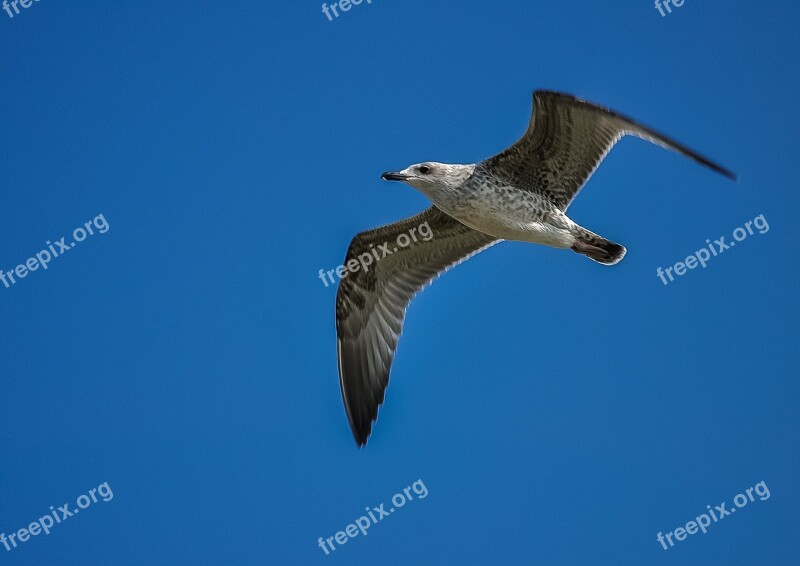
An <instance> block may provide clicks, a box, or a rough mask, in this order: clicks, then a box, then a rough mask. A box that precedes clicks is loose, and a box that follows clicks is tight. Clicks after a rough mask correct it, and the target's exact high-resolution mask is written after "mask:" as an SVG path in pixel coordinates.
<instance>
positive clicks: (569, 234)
mask: <svg viewBox="0 0 800 566" xmlns="http://www.w3.org/2000/svg"><path fill="white" fill-rule="evenodd" d="M533 106H534V108H533V114H532V116H531V120H530V123H529V125H528V129H527V131H526V132H525V134H524V135H523V136H522V137H521V138H520V139H519V140H518V141H517V142H516V143H515V144H513V145H512V146H510V147H509V148H508V149H506V150H505V151H503V152H501V153H500V154H498V155H496V156H494V157H491V158H489V159H487V160H485V161H482V162H480V163H477V164H472V165H448V164H442V163H423V164H418V165H413V166H411V167H409V168H407V169H405V170H404V171H401V172H397V173H385V174H384V178H385V179H387V180H402V181H405V182H406V183H408V184H409V185H411V186H413V187H415V188H417V189H418V190H420V191H421V192H422V193H424V194H425V195H426V196H428V197H429V198H430V200H431V201H432V202H433V204H434V206H433V207H431V208H429V209H428V210H426V211H425V212H423V213H421V214H419V215H417V216H415V217H412V218H408V219H406V220H402V221H400V222H397V223H395V224H391V225H389V226H385V227H383V228H379V229H377V230H371V231H368V232H363V233H361V234H358V235H357V236H356V237H355V238H354V239H353V241H352V242H351V243H350V247H349V249H348V251H347V256H346V258H345V264H348V263H349V262H350V261H351V260H353V259H356V258H358V257H359V256H360V255H362V254H364V253H370V252H371V250H373V249H374V248H375V246H379V245H380V244H383V243H385V242H393V241H395V240H396V239H397V238H398V236H399V235H402V234H406V233H408V232H409V231H410V230H411V229H412V228H414V227H416V226H419V225H420V224H422V223H425V222H427V223H428V225H429V226H430V229H431V231H432V233H433V237H432V238H431V239H430V240H427V241H426V240H415V241H414V242H413V243H411V245H409V246H408V247H405V248H401V249H398V250H397V251H396V253H393V254H391V255H388V256H387V257H385V258H382V259H381V260H380V261H377V262H376V263H375V264H374V265H373V266H372V267H371V268H370V269H369V270H368V271H357V272H356V273H353V274H350V275H348V276H347V277H346V278H344V279H342V282H341V284H340V285H339V290H338V293H337V297H336V331H337V337H338V358H339V381H340V385H341V390H342V397H343V400H344V405H345V410H346V412H347V417H348V420H349V422H350V427H351V429H352V431H353V436H354V438H355V440H356V442H357V444H358V445H359V446H363V445H364V444H366V442H367V438H368V437H369V434H370V431H371V428H372V423H373V422H374V421H375V420H376V419H377V415H378V408H379V407H380V405H381V404H382V403H383V400H384V393H385V389H386V386H387V385H388V382H389V372H390V368H391V364H392V360H393V359H394V353H395V350H396V347H397V341H398V339H399V336H400V333H401V331H402V325H403V318H404V316H405V311H406V307H407V305H408V303H409V301H410V300H411V298H412V297H413V296H414V295H415V294H416V293H417V292H419V291H420V290H421V289H422V288H423V287H424V286H425V285H426V284H428V283H429V282H430V281H431V280H433V279H434V278H435V277H436V276H437V275H438V274H440V273H441V272H443V271H445V270H447V269H449V268H450V267H453V266H454V265H457V264H458V263H460V262H462V261H465V260H466V259H469V258H470V257H472V256H473V255H475V254H477V253H479V252H480V251H482V250H484V249H486V248H487V247H490V246H491V245H493V244H495V243H497V242H499V241H501V240H504V239H506V240H519V241H523V242H533V243H539V244H544V245H548V246H553V247H556V248H572V249H573V250H574V251H576V252H579V253H581V254H584V255H586V256H588V257H589V258H591V259H594V260H595V261H598V262H600V263H605V264H608V265H613V264H614V263H617V262H618V261H620V260H621V259H622V257H623V256H624V254H625V248H623V247H622V246H620V245H619V244H614V243H613V242H610V241H608V240H606V239H604V238H602V237H600V236H598V235H597V234H594V233H592V232H590V231H589V230H586V229H585V228H582V227H581V226H579V225H578V224H576V223H575V222H573V221H572V220H571V219H569V218H568V217H567V215H566V211H567V208H568V207H569V205H570V203H571V202H572V200H573V199H574V198H575V196H576V195H577V194H578V192H579V191H580V189H581V188H582V187H583V186H584V184H585V183H586V181H587V180H588V179H589V178H590V177H591V175H592V173H594V171H595V169H596V168H597V167H598V166H599V165H600V162H601V161H602V160H603V158H604V157H605V156H606V155H607V154H608V152H609V151H610V150H611V148H612V147H613V146H614V144H615V143H616V142H617V141H618V140H619V139H620V138H622V137H623V136H625V135H634V136H637V137H640V138H642V139H645V140H647V141H650V142H653V143H656V144H658V145H661V146H662V147H665V148H668V149H672V150H675V151H677V152H679V153H681V154H683V155H685V156H687V157H689V158H691V159H693V160H695V161H697V162H698V163H700V164H702V165H705V166H706V167H709V168H711V169H713V170H715V171H716V172H718V173H720V174H722V175H725V176H727V177H730V178H735V176H734V175H733V173H731V172H730V171H728V170H727V169H724V168H723V167H720V166H719V165H717V164H715V163H713V162H712V161H710V160H708V159H707V158H705V157H703V156H701V155H699V154H697V153H696V152H694V151H692V150H690V149H688V148H686V147H685V146H683V145H681V144H679V143H677V142H675V141H674V140H671V139H670V138H667V137H666V136H664V135H662V134H659V133H657V132H655V131H654V130H651V129H650V128H647V127H646V126H643V125H641V124H639V123H637V122H635V121H634V120H632V119H630V118H627V117H625V116H623V115H621V114H618V113H616V112H613V111H611V110H608V109H607V108H603V107H600V106H597V105H594V104H592V103H589V102H586V101H583V100H580V99H578V98H575V97H573V96H570V95H566V94H561V93H556V92H550V91H537V92H535V93H534V95H533Z"/></svg>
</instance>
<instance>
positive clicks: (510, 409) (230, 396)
mask: <svg viewBox="0 0 800 566" xmlns="http://www.w3.org/2000/svg"><path fill="white" fill-rule="evenodd" d="M121 4H125V5H124V6H122V5H121ZM799 16H800V9H799V8H798V7H797V4H796V3H795V2H789V1H788V0H783V1H779V2H778V1H776V2H771V3H768V4H767V5H764V4H763V3H761V4H759V3H754V2H749V1H748V2H745V1H743V0H730V1H728V2H724V3H721V4H717V5H715V4H714V3H711V2H702V1H699V0H686V2H685V4H684V6H683V7H681V8H675V9H674V10H673V13H672V14H671V15H668V16H666V17H662V16H660V15H659V13H658V11H657V10H656V9H655V8H654V6H653V4H652V2H651V1H650V0H636V1H633V0H623V1H620V2H614V3H609V2H596V1H579V2H530V1H527V0H525V1H523V0H514V1H507V2H462V1H458V2H456V1H443V2H430V1H423V0H405V1H402V2H400V1H393V0H392V1H389V0H373V2H372V4H367V3H366V2H365V3H362V4H361V5H359V6H354V7H353V8H352V9H351V10H350V11H349V12H346V13H343V14H341V15H340V17H339V18H337V19H335V20H333V21H328V19H327V18H326V17H325V15H324V14H323V13H322V11H321V10H320V3H319V2H311V1H309V2H307V1H301V2H298V1H287V2H266V3H265V2H255V1H241V2H218V1H215V2H212V1H208V0H202V1H193V2H188V1H181V2H156V3H153V2H146V3H141V2H139V3H118V2H99V1H89V2H59V1H57V0H42V1H41V2H36V3H33V4H32V5H31V7H30V8H28V9H22V11H21V13H20V14H19V15H16V16H15V17H14V18H9V17H7V15H6V14H5V12H2V11H0V53H2V65H1V66H0V69H2V77H3V88H2V90H0V123H2V128H1V131H2V133H0V142H1V143H0V147H2V157H0V188H1V189H2V207H0V268H2V269H3V270H5V271H6V272H8V271H10V270H14V268H15V267H16V266H17V265H19V264H21V263H23V262H25V261H26V260H27V259H28V258H30V257H33V256H34V255H35V254H36V253H37V252H39V251H40V250H42V249H44V248H45V247H46V246H45V243H46V242H47V241H51V242H55V241H56V240H58V239H59V238H60V237H61V236H71V233H72V230H73V229H74V228H76V227H78V226H83V225H84V223H85V222H87V221H91V220H92V219H94V218H95V217H97V216H98V215H100V214H102V215H103V217H104V218H105V219H106V221H107V223H108V226H109V229H108V231H107V232H105V233H103V234H100V233H99V232H97V231H96V232H97V233H96V234H95V235H93V236H90V237H87V238H86V240H85V241H83V242H81V243H79V244H77V245H76V246H75V247H74V248H71V249H70V251H68V252H65V254H66V255H64V256H63V257H58V258H56V259H53V260H52V262H51V263H50V264H49V266H48V269H47V270H43V269H37V270H36V271H34V272H29V273H28V274H27V276H26V277H25V278H24V279H20V280H18V282H17V283H16V284H14V285H12V286H10V287H9V288H5V287H4V286H2V285H0V321H2V323H1V324H0V341H1V342H2V370H0V375H2V382H3V385H2V392H0V442H2V448H3V449H2V454H3V464H2V465H0V533H5V534H6V535H8V534H9V533H14V532H17V531H18V530H19V529H20V528H23V527H27V526H28V525H29V523H31V522H32V521H34V520H36V519H37V518H39V517H41V516H42V515H44V514H46V513H48V509H49V507H50V506H51V505H52V506H54V507H59V506H61V505H62V504H64V503H67V502H72V506H73V507H74V502H75V501H76V500H77V498H78V497H79V496H80V495H82V494H86V493H88V492H89V490H90V489H92V488H96V487H97V486H99V485H100V484H102V483H103V482H108V485H109V486H110V488H111V489H112V490H113V494H114V497H113V499H112V500H111V501H109V502H107V503H104V502H103V501H102V500H99V501H98V502H97V503H93V504H92V505H91V506H89V507H88V508H87V509H85V510H83V511H82V512H81V514H80V515H76V516H73V517H70V518H69V519H68V520H67V521H65V522H64V523H61V524H58V525H57V526H55V527H54V528H53V529H52V531H51V533H50V534H49V535H44V534H40V535H38V536H36V537H33V538H31V539H30V540H28V541H27V542H25V543H22V544H20V546H19V547H18V548H14V549H12V551H10V552H7V551H6V550H5V548H3V547H2V545H0V563H3V564H16V565H29V564H30V565H39V564H48V563H51V564H60V565H72V564H75V565H103V566H106V565H128V564H148V565H153V566H155V565H157V564H158V565H160V564H169V565H172V564H391V565H394V564H397V565H407V564H501V563H502V564H534V563H535V564H614V565H618V564H636V565H640V564H661V563H666V561H669V562H670V563H671V564H710V563H714V564H719V563H726V564H754V563H761V564H795V563H796V560H797V556H798V553H799V552H800V548H798V542H797V540H798V539H797V525H798V521H797V508H798V506H800V486H798V482H797V478H798V471H799V470H798V464H800V457H799V456H798V442H797V430H798V426H799V425H800V415H799V413H798V404H797V401H798V394H799V393H800V386H798V357H797V342H798V300H797V281H798V275H800V264H799V262H798V252H797V235H796V226H797V209H798V205H800V197H798V194H800V193H799V192H798V186H797V181H796V174H795V171H794V169H795V168H796V165H797V161H798V156H797V147H798V145H797V132H798V129H799V128H800V110H798V105H797V103H796V99H797V89H798V84H797V79H798V47H799V43H800V40H798V35H797V29H796V28H797V22H798V17H799ZM536 88H549V89H556V90H562V91H566V92H571V93H574V94H578V95H580V96H582V97H585V98H588V99H591V100H594V101H597V102H600V103H602V104H605V105H608V106H611V107H613V108H616V109H618V110H620V111H622V112H624V113H626V114H629V115H632V116H635V117H636V118H638V119H640V120H642V121H644V122H645V123H647V124H649V125H651V126H653V127H655V128H657V129H659V130H661V131H663V132H665V133H667V134H668V135H670V136H673V137H675V138H677V139H679V140H681V141H683V142H684V143H686V144H688V145H689V146H691V147H694V148H697V149H698V150H700V151H701V152H703V153H705V154H708V155H709V156H711V157H712V158H714V159H716V160H718V161H719V162H721V163H722V164H724V165H726V166H728V167H730V168H732V169H734V170H736V171H737V172H738V173H739V175H740V181H739V182H738V183H731V182H729V181H727V180H726V179H724V178H722V177H720V176H717V175H715V174H713V173H711V172H709V171H708V170H705V169H703V168H701V167H699V166H697V165H696V164H694V163H692V162H690V161H688V160H686V159H684V158H682V157H681V156H678V155H675V154H672V153H669V152H666V151H664V150H662V149H660V148H657V147H655V146H652V145H649V144H647V143H645V142H642V141H639V140H635V139H632V138H628V139H625V140H623V141H622V142H621V143H620V144H619V145H618V146H617V148H616V149H615V150H614V152H613V153H612V154H611V155H610V157H609V158H608V159H607V160H606V162H605V163H604V165H603V166H602V167H601V169H600V170H599V172H598V173H597V174H596V175H595V177H594V178H593V179H592V180H591V182H590V184H589V186H588V187H587V188H586V189H584V191H583V192H582V193H581V195H580V197H579V198H578V200H577V201H576V202H575V204H574V205H573V206H572V208H571V209H570V214H571V216H572V217H573V218H574V219H575V220H576V221H578V222H579V223H581V224H583V225H584V226H587V227H588V228H590V229H592V230H594V231H596V232H598V233H600V234H602V235H603V236H606V237H608V238H610V239H612V240H614V241H617V242H620V243H622V244H624V245H626V246H627V247H628V250H629V252H628V256H627V257H626V258H625V260H624V261H623V262H622V263H621V264H619V265H618V266H616V267H614V268H606V267H602V266H600V265H597V264H595V263H593V262H590V261H588V260H587V259H585V258H583V257H580V256H578V255H576V254H574V253H571V252H569V251H558V250H553V249H548V248H544V247H537V246H532V245H523V244H518V243H504V244H502V245H500V246H497V247H495V248H493V249H491V250H489V251H488V252H485V253H484V254H481V255H480V256H478V257H476V258H474V259H473V260H471V261H469V262H467V263H466V264H464V265H462V266H460V267H458V268H457V269H455V270H453V271H451V272H449V273H447V274H446V275H445V276H444V277H443V278H441V279H440V280H438V281H437V282H436V283H435V284H434V285H433V286H432V287H430V288H429V289H427V290H426V291H425V292H424V293H422V294H421V295H420V296H419V297H418V298H417V299H416V300H415V301H414V302H413V303H412V304H411V308H410V310H409V316H408V318H407V323H406V328H405V333H404V336H403V338H402V340H401V342H400V347H399V351H398V356H397V360H396V363H395V366H394V368H393V372H392V381H391V384H390V387H389V389H388V393H387V399H386V401H387V402H386V404H385V405H384V407H383V409H382V411H381V414H380V419H379V421H378V423H377V426H376V427H375V429H374V434H373V436H372V438H371V439H370V443H369V445H368V446H367V448H366V449H363V450H358V449H357V448H356V446H355V443H354V442H353V439H352V437H351V433H350V430H349V428H348V425H347V420H346V417H345V413H344V410H343V407H342V402H341V398H340V392H339V384H338V378H337V366H336V338H335V327H334V298H335V293H336V291H335V288H334V287H328V288H326V287H324V286H323V285H322V283H321V282H320V280H319V279H318V277H317V273H318V270H319V269H320V268H325V269H331V268H333V267H335V266H336V265H338V264H339V263H340V262H341V261H342V259H343V258H344V254H345V251H346V249H347V245H348V243H349V241H350V239H351V238H352V236H353V235H354V234H355V233H357V232H359V231H362V230H365V229H368V228H371V227H374V226H377V225H380V224H384V223H388V222H392V221H395V220H398V219H401V218H404V217H407V216H410V215H412V214H414V213H416V212H418V211H420V210H422V209H423V208H425V207H427V206H428V203H427V201H426V200H425V198H424V197H423V196H422V195H420V194H419V193H417V192H415V191H414V190H412V189H411V188H409V187H405V186H403V185H399V184H389V183H385V182H383V181H381V180H380V178H379V176H380V173H381V172H382V171H384V170H387V169H397V168H402V167H405V166H406V165H408V164H410V163H414V162H418V161H424V160H437V161H446V162H462V163H463V162H472V161H476V160H480V159H482V158H484V157H488V156H490V155H492V154H494V153H496V152H497V151H499V150H501V149H502V148H504V147H506V146H507V145H509V144H510V143H511V142H513V141H514V140H515V139H516V138H517V137H518V136H519V135H520V134H521V132H522V131H523V129H524V127H525V125H526V123H527V120H528V116H529V112H530V93H531V91H532V90H534V89H536ZM760 214H763V215H764V218H765V219H766V220H767V221H768V223H769V227H770V230H769V231H768V232H767V233H765V234H763V235H762V234H758V233H755V234H754V235H753V236H750V237H748V238H747V239H746V240H744V241H742V242H741V243H739V244H738V245H737V247H735V248H733V249H730V250H728V251H726V252H724V254H723V255H720V256H718V257H716V258H713V259H712V260H711V261H710V262H709V264H708V267H706V268H705V269H701V268H697V269H695V270H693V271H690V272H688V273H687V274H686V275H684V276H683V277H681V278H679V279H678V280H677V281H675V282H673V283H671V284H669V285H667V286H664V285H663V284H662V283H661V282H660V280H659V279H658V277H657V276H656V269H657V268H658V267H662V268H666V267H668V266H672V265H673V264H675V262H678V261H681V260H683V259H684V258H685V257H686V256H688V255H689V254H692V253H693V252H694V251H695V250H697V249H698V248H700V247H702V246H704V245H705V241H706V239H716V238H719V237H720V236H722V235H727V236H728V241H730V239H731V238H730V234H731V233H732V232H733V230H734V229H736V228H737V227H739V226H742V225H744V224H745V222H747V221H748V220H752V219H753V218H755V217H756V216H758V215H760ZM69 239H70V238H68V239H67V241H69ZM418 479H421V480H422V481H423V482H424V485H425V486H426V487H427V489H428V490H429V494H428V496H427V497H426V498H425V499H420V500H415V501H413V502H412V503H408V504H407V505H406V506H405V507H404V508H403V509H402V510H398V511H397V512H396V513H394V514H392V515H391V517H390V518H387V519H384V520H383V521H381V522H380V523H378V524H377V525H375V526H374V527H372V528H371V530H370V531H369V534H368V536H366V537H363V536H358V537H356V538H354V539H353V540H351V541H350V542H348V543H347V544H346V545H344V546H342V547H341V548H338V550H336V551H335V553H333V555H331V556H326V555H325V554H324V552H323V551H322V550H321V549H320V548H319V547H318V546H317V540H318V538H319V537H326V538H327V537H329V536H332V535H334V534H335V533H336V532H337V531H340V530H343V529H344V528H345V527H346V526H347V525H348V524H350V523H352V522H353V521H354V520H355V519H357V518H358V517H359V516H361V515H363V514H364V509H365V508H366V507H377V506H379V504H381V503H388V502H389V501H390V499H391V497H392V495H393V494H395V493H397V492H399V491H402V489H403V488H405V487H406V486H409V485H411V484H412V482H414V481H416V480H418ZM761 481H764V482H766V485H767V486H768V488H769V490H770V493H771V497H770V498H769V499H767V500H766V501H760V500H759V499H756V500H755V501H754V502H752V503H750V504H749V505H747V506H746V507H745V508H742V509H740V510H738V512H737V513H735V514H734V515H732V516H729V517H726V518H725V519H723V520H722V521H721V522H719V523H717V524H715V525H713V526H712V527H710V528H709V531H708V533H707V534H705V535H703V534H699V533H698V534H695V535H692V536H690V537H688V538H687V539H686V540H684V541H682V542H679V543H678V544H677V545H676V546H675V547H673V548H670V549H669V550H666V551H665V550H663V549H662V547H661V545H660V544H659V543H658V542H657V540H656V535H657V533H658V532H664V533H666V532H669V531H673V530H674V529H676V528H677V527H681V526H685V524H686V523H687V522H688V521H690V520H692V519H693V518H694V517H696V516H697V515H699V514H701V513H703V512H704V511H705V510H706V505H712V506H714V505H718V504H719V503H721V502H723V501H724V502H727V506H728V508H730V507H731V506H732V501H733V498H734V497H735V496H736V495H737V494H738V493H741V492H743V491H744V490H746V489H747V488H749V487H752V486H754V485H755V484H757V483H758V482H761ZM84 501H85V500H84Z"/></svg>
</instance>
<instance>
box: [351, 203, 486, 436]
mask: <svg viewBox="0 0 800 566" xmlns="http://www.w3.org/2000/svg"><path fill="white" fill-rule="evenodd" d="M403 234H405V235H406V238H407V239H406V238H401V240H402V242H398V237H399V236H402V235H403ZM411 234H413V235H414V236H413V237H411ZM406 241H408V242H409V243H408V245H407V246H406V247H402V246H399V245H398V243H400V244H402V243H405V242H406ZM497 241H498V240H497V239H496V238H493V237H491V236H487V235H486V234H483V233H481V232H478V231H476V230H473V229H472V228H468V227H467V226H465V225H463V224H461V223H460V222H459V221H457V220H455V219H454V218H452V217H450V216H448V215H447V214H445V213H444V212H442V211H440V210H439V209H438V208H436V207H431V208H429V209H428V210H426V211H424V212H422V213H421V214H418V215H416V216H413V217H411V218H407V219H405V220H401V221H400V222H396V223H394V224H390V225H388V226H384V227H383V228H378V229H375V230H370V231H368V232H362V233H360V234H358V235H357V236H356V237H355V238H353V241H352V242H350V248H349V249H348V250H347V258H346V259H345V263H344V265H345V266H347V265H348V263H350V262H351V260H356V261H358V260H359V257H361V258H362V259H363V263H364V264H366V263H368V260H367V258H368V257H371V259H372V260H373V261H372V265H368V266H367V269H366V270H365V269H364V268H363V267H361V266H359V267H358V269H357V270H356V271H355V273H352V272H351V273H349V274H348V275H346V276H345V277H344V278H343V279H342V280H341V283H340V284H339V290H338V292H337V294H336V334H337V336H338V355H339V384H340V385H341V388H342V398H343V400H344V407H345V410H346V411H347V418H348V420H349V421H350V428H351V429H352V431H353V436H354V437H355V440H356V442H357V443H358V445H359V446H364V445H365V444H366V443H367V438H368V437H369V434H370V430H371V428H372V423H373V422H374V421H375V420H376V419H377V418H378V407H379V406H380V405H381V403H383V397H384V392H385V390H386V386H387V385H388V383H389V370H390V368H391V365H392V360H393V358H394V353H395V349H396V348H397V340H398V338H399V337H400V333H401V331H402V328H403V317H404V316H405V311H406V307H407V306H408V303H409V301H410V300H411V298H412V297H413V296H414V295H415V294H416V293H417V292H418V291H420V290H421V289H422V288H423V287H424V286H425V285H426V284H428V283H429V282H430V281H431V280H432V279H434V278H435V277H436V276H437V275H438V274H439V273H441V272H442V271H444V270H446V269H448V268H449V267H452V266H454V265H456V264H458V263H460V262H462V261H464V260H466V259H468V258H470V257H471V256H473V255H475V254H476V253H478V252H480V251H482V250H484V249H486V248H487V247H489V246H491V245H492V244H494V243H495V242H497ZM387 245H388V247H387ZM387 251H390V252H391V253H390V254H388V255H386V256H385V257H384V254H385V253H386V252H387ZM376 255H377V257H380V258H381V259H379V260H375V257H376Z"/></svg>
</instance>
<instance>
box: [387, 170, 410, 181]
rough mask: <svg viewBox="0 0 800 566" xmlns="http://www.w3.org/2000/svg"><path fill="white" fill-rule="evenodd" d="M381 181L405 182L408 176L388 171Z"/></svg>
mask: <svg viewBox="0 0 800 566" xmlns="http://www.w3.org/2000/svg"><path fill="white" fill-rule="evenodd" d="M381 179H383V180H384V181H405V180H406V179H408V176H407V175H403V174H402V173H397V172H395V171H387V172H386V173H384V174H383V175H381Z"/></svg>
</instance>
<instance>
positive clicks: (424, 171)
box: [419, 165, 431, 175]
mask: <svg viewBox="0 0 800 566" xmlns="http://www.w3.org/2000/svg"><path fill="white" fill-rule="evenodd" d="M419 172H420V173H422V174H423V175H427V174H428V173H430V172H431V168H430V167H428V166H427V165H421V166H420V168H419Z"/></svg>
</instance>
